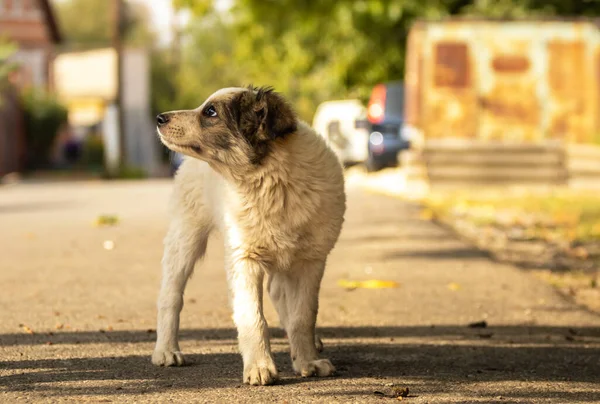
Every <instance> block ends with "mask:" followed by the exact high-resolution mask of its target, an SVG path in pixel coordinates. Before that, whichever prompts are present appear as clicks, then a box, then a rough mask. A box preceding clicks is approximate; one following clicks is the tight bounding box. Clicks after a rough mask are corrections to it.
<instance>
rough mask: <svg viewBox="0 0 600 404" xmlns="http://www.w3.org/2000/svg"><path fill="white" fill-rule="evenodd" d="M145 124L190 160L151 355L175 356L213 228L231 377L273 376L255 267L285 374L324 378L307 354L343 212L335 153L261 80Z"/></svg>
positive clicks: (314, 341) (176, 200) (175, 359)
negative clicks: (231, 352) (235, 373)
mask: <svg viewBox="0 0 600 404" xmlns="http://www.w3.org/2000/svg"><path fill="white" fill-rule="evenodd" d="M157 120H158V132H159V135H160V139H161V141H162V142H163V143H164V144H165V145H166V146H167V147H169V148H170V149H172V150H175V151H178V152H181V153H184V154H186V155H187V156H189V157H191V158H189V157H188V158H186V159H185V161H184V162H183V164H182V166H181V167H180V169H179V172H178V173H177V175H176V178H175V191H174V195H173V198H172V222H171V225H170V228H169V232H168V234H167V236H166V238H165V252H164V257H163V279H162V285H161V290H160V296H159V299H158V326H157V334H158V335H157V341H156V348H155V351H154V354H153V356H152V362H153V363H154V364H155V365H159V366H180V365H182V364H183V363H184V360H183V356H182V354H181V352H180V350H179V344H178V339H177V334H178V329H179V314H180V312H181V309H182V307H183V293H184V289H185V285H186V282H187V280H188V278H189V276H190V275H191V273H192V271H193V268H194V264H195V263H196V261H197V260H198V259H199V258H201V257H202V256H203V255H204V253H205V250H206V244H207V239H208V236H209V233H210V232H211V231H212V230H213V229H217V230H219V231H220V232H221V233H222V234H223V236H224V240H225V255H226V256H225V266H226V270H227V276H228V281H229V287H230V290H231V294H230V297H231V302H232V306H233V319H234V322H235V325H236V327H237V330H238V340H239V349H240V351H241V354H242V357H243V361H244V372H243V381H244V382H245V383H249V384H253V385H265V384H271V383H273V382H274V381H275V380H276V379H277V369H276V368H275V363H274V362H273V356H272V354H271V347H270V343H269V333H268V327H267V323H266V321H265V318H264V316H263V303H262V295H263V293H262V292H263V277H264V275H265V274H266V275H267V276H268V291H269V295H270V296H271V299H272V300H273V303H274V305H275V307H276V309H277V312H278V314H279V318H280V320H281V325H282V326H283V327H284V328H285V330H286V332H287V335H288V337H289V342H290V347H291V356H292V362H293V366H294V370H295V371H296V372H297V373H299V374H300V375H302V376H313V375H314V376H329V375H331V374H332V373H333V372H334V370H335V369H334V367H333V365H332V364H331V362H330V361H329V360H327V359H319V356H318V352H317V350H318V348H319V343H320V341H319V340H318V337H316V336H315V323H316V318H317V310H318V294H319V287H320V283H321V278H322V276H323V271H324V269H325V262H326V260H327V256H328V254H329V252H330V251H331V249H332V248H333V246H334V245H335V243H336V241H337V239H338V235H339V233H340V229H341V227H342V222H343V216H344V212H345V209H346V198H345V194H344V178H343V172H342V167H341V165H340V163H339V161H338V159H337V157H336V156H335V154H334V153H333V152H332V151H331V149H330V148H329V147H328V146H327V145H326V144H325V142H324V140H323V139H322V138H321V137H320V136H318V135H317V134H316V133H315V132H314V131H313V130H312V129H311V128H310V127H309V126H307V125H306V124H305V123H304V122H301V121H299V120H298V119H297V118H296V115H295V114H294V112H293V110H292V108H291V107H290V106H289V105H288V103H287V102H286V101H285V100H284V98H283V97H282V96H281V95H279V94H277V93H275V92H273V91H272V90H271V89H270V88H252V87H250V88H226V89H223V90H219V91H217V92H216V93H214V94H213V95H211V96H210V97H209V98H208V100H206V101H205V102H204V104H202V105H201V106H200V107H199V108H197V109H195V110H190V111H175V112H168V113H164V114H161V115H159V116H158V117H157Z"/></svg>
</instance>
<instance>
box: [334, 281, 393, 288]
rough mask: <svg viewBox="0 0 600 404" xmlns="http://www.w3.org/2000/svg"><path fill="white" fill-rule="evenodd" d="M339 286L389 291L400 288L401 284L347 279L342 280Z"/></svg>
mask: <svg viewBox="0 0 600 404" xmlns="http://www.w3.org/2000/svg"><path fill="white" fill-rule="evenodd" d="M338 285H339V286H341V287H342V288H344V289H348V290H354V289H388V288H398V287H400V284H399V283H398V282H396V281H385V280H380V279H369V280H366V281H349V280H346V279H340V280H339V281H338Z"/></svg>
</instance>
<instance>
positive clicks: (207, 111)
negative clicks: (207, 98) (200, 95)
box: [202, 105, 217, 118]
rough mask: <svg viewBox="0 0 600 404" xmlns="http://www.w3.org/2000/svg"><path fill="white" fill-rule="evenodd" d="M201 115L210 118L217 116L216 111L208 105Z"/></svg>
mask: <svg viewBox="0 0 600 404" xmlns="http://www.w3.org/2000/svg"><path fill="white" fill-rule="evenodd" d="M202 113H203V114H204V116H208V117H211V118H214V117H215V116H217V110H216V109H215V107H213V106H212V105H209V106H208V107H206V108H204V111H202Z"/></svg>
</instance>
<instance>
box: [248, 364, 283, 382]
mask: <svg viewBox="0 0 600 404" xmlns="http://www.w3.org/2000/svg"><path fill="white" fill-rule="evenodd" d="M278 377H279V376H278V374H277V368H276V367H275V364H274V363H273V362H271V363H261V364H259V363H253V364H252V365H251V366H248V367H247V368H246V369H244V383H246V384H251V385H252V386H266V385H268V384H273V383H275V381H276V380H277V379H278Z"/></svg>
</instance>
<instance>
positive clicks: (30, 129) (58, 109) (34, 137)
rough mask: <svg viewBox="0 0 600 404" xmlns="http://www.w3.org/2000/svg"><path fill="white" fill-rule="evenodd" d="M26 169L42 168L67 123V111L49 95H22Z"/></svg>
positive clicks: (41, 93) (47, 161)
mask: <svg viewBox="0 0 600 404" xmlns="http://www.w3.org/2000/svg"><path fill="white" fill-rule="evenodd" d="M22 103H23V108H24V119H25V136H26V139H27V148H28V159H27V165H28V168H30V169H31V168H43V167H46V166H47V165H48V163H49V156H50V151H51V149H52V146H53V145H54V141H55V139H56V136H57V134H58V130H59V129H60V127H61V126H62V125H63V124H65V123H66V122H67V109H66V108H65V107H64V106H63V105H62V104H61V103H59V102H58V100H57V99H56V98H55V97H54V96H53V95H51V94H49V93H46V92H44V91H42V90H29V91H26V92H25V93H24V94H23V97H22Z"/></svg>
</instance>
